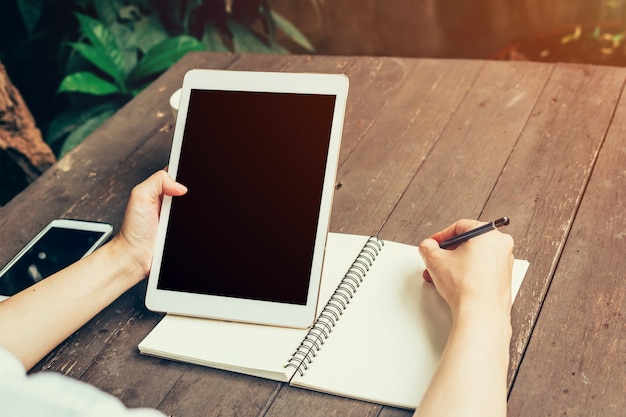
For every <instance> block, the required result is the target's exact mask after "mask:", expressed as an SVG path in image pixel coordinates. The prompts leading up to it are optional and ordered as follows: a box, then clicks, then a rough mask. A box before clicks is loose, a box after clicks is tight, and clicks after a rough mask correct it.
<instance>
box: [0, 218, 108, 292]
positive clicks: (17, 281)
mask: <svg viewBox="0 0 626 417" xmlns="http://www.w3.org/2000/svg"><path fill="white" fill-rule="evenodd" d="M112 233H113V227H112V226H111V225H110V224H108V223H100V222H91V221H83V220H70V219H57V220H53V221H52V222H50V224H48V225H47V226H46V227H45V228H44V229H43V230H42V231H41V232H39V233H38V234H37V236H35V237H34V238H33V240H31V241H30V242H29V243H28V244H27V245H26V246H25V247H24V248H23V249H22V250H21V251H20V252H19V253H18V254H17V255H16V256H15V257H14V258H13V259H12V260H11V261H10V262H9V263H8V264H7V265H6V266H5V267H4V268H2V270H0V301H2V300H5V299H6V298H8V297H10V296H12V295H14V294H17V293H18V292H20V291H22V290H24V289H26V288H28V287H30V286H31V285H33V284H35V283H36V282H39V281H41V280H42V279H44V278H47V277H49V276H50V275H52V274H54V273H56V272H58V271H60V270H61V269H63V268H65V267H66V266H69V265H71V264H73V263H74V262H76V261H78V260H79V259H81V258H83V257H85V256H87V255H89V254H90V253H91V252H93V251H94V250H95V249H96V248H97V247H98V246H100V245H102V244H103V243H104V242H106V240H107V239H108V238H109V237H110V236H111V234H112Z"/></svg>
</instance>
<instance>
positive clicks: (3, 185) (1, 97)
mask: <svg viewBox="0 0 626 417" xmlns="http://www.w3.org/2000/svg"><path fill="white" fill-rule="evenodd" d="M55 162H56V158H55V156H54V153H53V152H52V150H51V149H50V147H49V146H48V145H47V144H46V143H45V142H44V140H43V138H42V135H41V131H40V130H39V129H38V128H37V126H36V124H35V120H34V119H33V115H32V114H31V113H30V110H29V109H28V107H27V106H26V103H24V100H23V98H22V96H21V94H20V93H19V91H18V90H17V89H16V88H15V86H13V84H11V81H10V80H9V76H8V75H7V73H6V70H5V68H4V66H3V65H2V63H0V205H2V204H5V203H6V202H7V201H8V200H10V199H11V198H12V197H13V196H14V195H15V194H17V193H18V192H20V191H21V190H22V189H23V188H24V187H26V186H27V185H28V184H30V183H31V182H33V181H34V180H35V179H36V178H37V177H38V176H39V175H41V173H43V172H44V171H45V170H46V169H48V168H49V167H50V166H51V165H52V164H54V163H55Z"/></svg>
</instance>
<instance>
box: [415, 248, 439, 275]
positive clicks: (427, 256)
mask: <svg viewBox="0 0 626 417" xmlns="http://www.w3.org/2000/svg"><path fill="white" fill-rule="evenodd" d="M438 249H439V243H437V241H436V240H435V239H433V238H427V239H424V240H423V241H422V242H421V243H420V244H419V246H418V250H419V253H420V256H421V257H422V259H423V260H424V264H425V265H426V269H425V270H424V272H423V273H422V276H423V277H424V280H425V281H427V282H433V278H432V277H431V275H430V273H429V272H428V265H429V263H430V260H431V259H432V256H433V253H434V252H435V251H436V250H438Z"/></svg>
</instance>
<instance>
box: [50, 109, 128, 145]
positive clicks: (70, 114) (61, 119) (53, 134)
mask: <svg viewBox="0 0 626 417" xmlns="http://www.w3.org/2000/svg"><path fill="white" fill-rule="evenodd" d="M121 106H122V102H121V101H119V100H108V101H105V102H104V103H102V104H99V105H95V106H88V107H86V108H84V107H80V108H72V109H70V110H66V111H64V112H63V113H61V114H58V115H57V116H55V117H54V119H52V121H51V122H50V124H49V125H48V128H47V129H46V143H48V144H50V145H55V144H56V143H57V142H59V141H61V140H65V139H66V138H67V137H68V136H69V135H70V134H71V133H72V132H73V131H75V130H76V129H77V128H78V127H79V126H81V125H82V124H83V123H85V122H86V121H87V120H89V119H91V118H94V117H96V116H97V115H99V114H101V113H104V112H110V111H113V112H116V111H117V110H119V108H120V107H121Z"/></svg>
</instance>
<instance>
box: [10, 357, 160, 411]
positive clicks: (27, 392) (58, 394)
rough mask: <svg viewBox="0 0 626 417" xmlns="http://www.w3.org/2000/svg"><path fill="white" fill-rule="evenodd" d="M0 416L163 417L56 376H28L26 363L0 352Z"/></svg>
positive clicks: (47, 373) (50, 374)
mask: <svg viewBox="0 0 626 417" xmlns="http://www.w3.org/2000/svg"><path fill="white" fill-rule="evenodd" d="M0 415H3V416H12V417H22V416H23V417H30V416H46V417H74V416H76V417H79V416H80V417H111V416H120V417H122V416H123V417H163V416H164V414H162V413H161V412H159V411H156V410H152V409H147V408H133V409H129V408H126V407H125V406H124V404H123V403H122V402H121V401H120V400H119V399H117V398H115V397H114V396H112V395H110V394H107V393H105V392H103V391H100V390H99V389H97V388H96V387H93V386H91V385H89V384H86V383H84V382H81V381H78V380H75V379H72V378H70V377H66V376H64V375H61V374H58V373H54V372H41V373H38V374H33V375H26V372H25V370H24V367H23V366H22V363H21V362H20V361H19V360H18V359H17V358H16V357H15V356H13V355H12V354H11V353H9V352H8V351H6V350H3V349H0Z"/></svg>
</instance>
